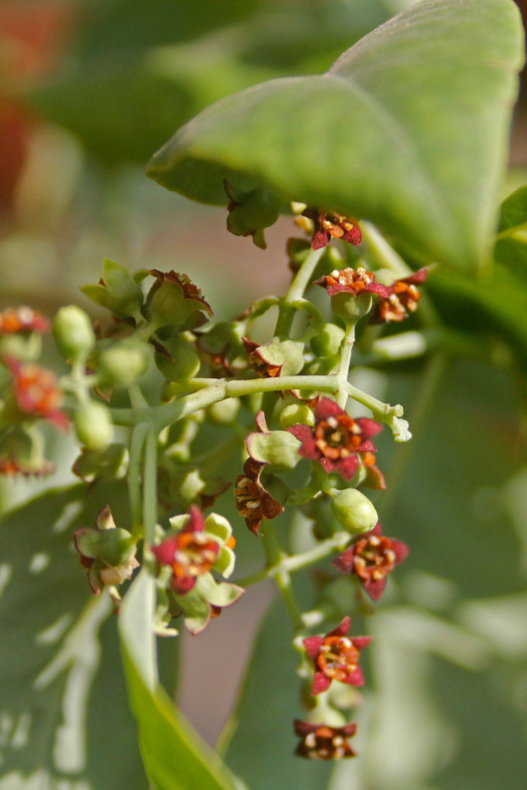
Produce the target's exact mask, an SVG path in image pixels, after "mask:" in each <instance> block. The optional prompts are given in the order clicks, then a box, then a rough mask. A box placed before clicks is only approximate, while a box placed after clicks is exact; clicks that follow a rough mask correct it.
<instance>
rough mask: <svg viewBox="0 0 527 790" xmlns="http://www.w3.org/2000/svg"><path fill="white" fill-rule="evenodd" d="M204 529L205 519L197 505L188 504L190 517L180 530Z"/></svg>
mask: <svg viewBox="0 0 527 790" xmlns="http://www.w3.org/2000/svg"><path fill="white" fill-rule="evenodd" d="M204 529H205V519H204V518H203V513H202V512H201V510H200V509H199V507H198V506H197V505H191V506H190V519H189V520H188V523H187V524H185V526H184V528H183V529H182V530H181V531H182V532H203V530H204Z"/></svg>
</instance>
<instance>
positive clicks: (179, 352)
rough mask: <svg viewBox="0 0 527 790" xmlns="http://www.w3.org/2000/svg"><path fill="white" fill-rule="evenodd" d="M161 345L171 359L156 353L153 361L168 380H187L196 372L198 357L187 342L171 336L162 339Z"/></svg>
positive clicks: (198, 364) (198, 365) (198, 366)
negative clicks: (167, 338)
mask: <svg viewBox="0 0 527 790" xmlns="http://www.w3.org/2000/svg"><path fill="white" fill-rule="evenodd" d="M163 345H164V346H165V347H166V349H167V351H168V353H169V354H170V356H171V357H172V359H170V358H169V357H167V356H163V354H160V353H156V355H155V356H154V361H155V363H156V365H157V368H158V370H159V371H160V372H161V373H162V374H163V376H164V377H165V378H166V379H168V381H188V380H189V379H193V378H194V376H196V375H197V374H198V372H199V369H200V364H201V363H200V359H199V357H198V355H197V354H196V352H195V351H194V349H193V348H192V346H191V345H190V344H189V343H187V342H185V340H183V339H182V338H180V337H171V338H169V340H164V341H163Z"/></svg>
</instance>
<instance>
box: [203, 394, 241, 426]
mask: <svg viewBox="0 0 527 790" xmlns="http://www.w3.org/2000/svg"><path fill="white" fill-rule="evenodd" d="M240 406H241V403H240V399H239V398H225V400H220V401H218V402H217V403H213V404H212V406H209V408H208V409H207V416H208V417H210V419H211V421H212V422H215V423H216V424H217V425H230V424H231V423H233V422H234V420H235V419H236V417H237V416H238V412H239V411H240Z"/></svg>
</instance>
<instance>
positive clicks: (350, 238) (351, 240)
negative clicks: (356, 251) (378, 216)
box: [342, 225, 362, 247]
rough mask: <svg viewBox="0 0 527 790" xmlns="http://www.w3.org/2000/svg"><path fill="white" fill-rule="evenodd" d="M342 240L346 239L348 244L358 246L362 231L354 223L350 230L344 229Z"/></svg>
mask: <svg viewBox="0 0 527 790" xmlns="http://www.w3.org/2000/svg"><path fill="white" fill-rule="evenodd" d="M342 241H347V242H348V244H353V246H354V247H358V246H359V244H360V243H361V241H362V232H361V229H360V228H359V226H358V225H354V226H353V227H352V229H351V230H348V231H346V233H345V234H344V236H343V237H342Z"/></svg>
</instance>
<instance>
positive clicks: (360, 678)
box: [344, 667, 364, 686]
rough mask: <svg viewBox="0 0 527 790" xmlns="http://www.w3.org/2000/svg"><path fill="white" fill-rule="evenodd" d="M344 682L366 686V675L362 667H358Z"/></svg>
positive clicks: (350, 684)
mask: <svg viewBox="0 0 527 790" xmlns="http://www.w3.org/2000/svg"><path fill="white" fill-rule="evenodd" d="M344 683H347V684H348V686H364V675H363V674H362V669H361V668H360V667H356V668H355V669H354V670H353V672H352V673H351V674H350V675H348V677H347V678H346V680H345V681H344Z"/></svg>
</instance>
